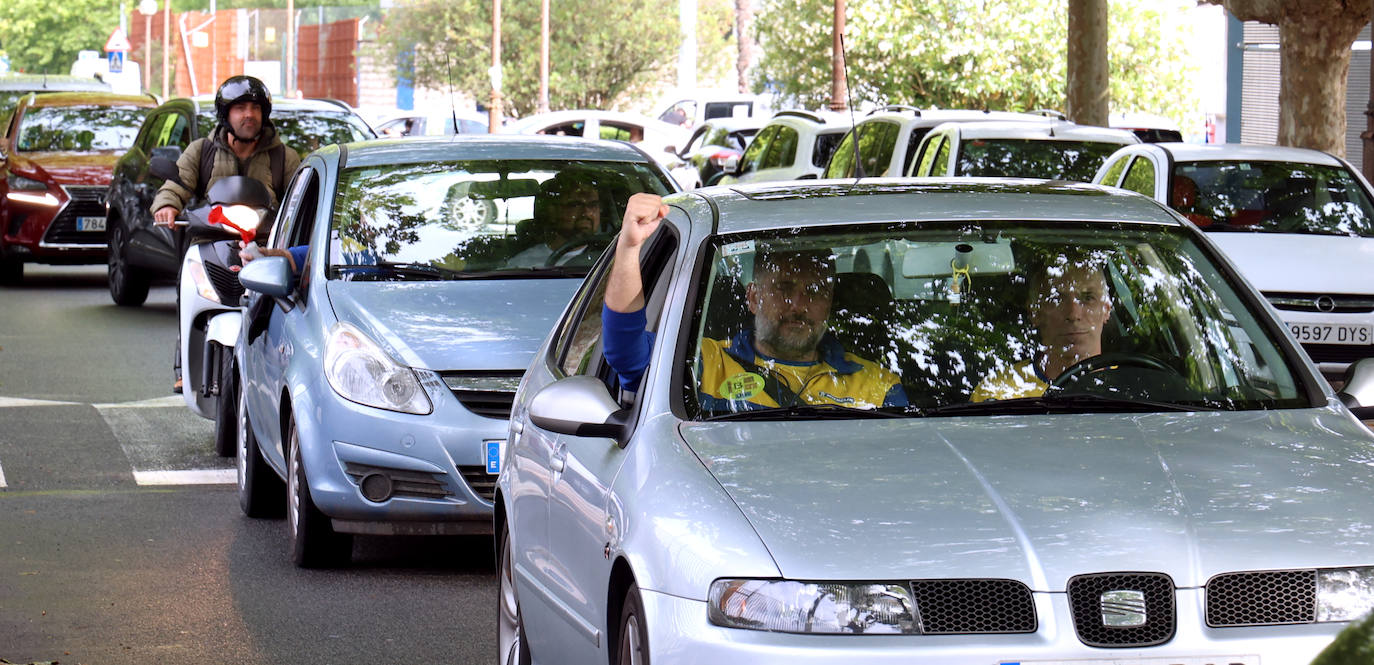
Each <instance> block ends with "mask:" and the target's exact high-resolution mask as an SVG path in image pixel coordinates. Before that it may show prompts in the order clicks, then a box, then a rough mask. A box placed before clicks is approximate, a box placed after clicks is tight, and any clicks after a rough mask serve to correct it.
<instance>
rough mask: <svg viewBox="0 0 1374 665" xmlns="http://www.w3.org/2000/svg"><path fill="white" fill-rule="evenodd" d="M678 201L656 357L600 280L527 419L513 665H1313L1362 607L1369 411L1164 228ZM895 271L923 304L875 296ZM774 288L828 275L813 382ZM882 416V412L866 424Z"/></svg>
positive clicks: (1370, 588) (1366, 581)
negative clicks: (793, 272) (786, 343)
mask: <svg viewBox="0 0 1374 665" xmlns="http://www.w3.org/2000/svg"><path fill="white" fill-rule="evenodd" d="M665 202H666V203H667V204H668V211H667V216H666V218H665V219H664V220H663V221H662V222H660V223H658V227H657V231H656V232H654V233H653V234H652V235H650V236H648V239H647V240H646V241H645V242H644V244H643V245H642V246H641V249H640V250H639V251H638V256H639V257H640V263H639V268H640V274H641V275H642V286H643V290H642V292H637V293H639V295H642V297H643V302H644V303H647V304H646V306H645V309H644V310H643V311H644V318H643V319H642V320H641V321H643V322H644V327H645V328H646V330H645V331H635V330H633V329H632V327H629V326H626V327H621V325H620V324H621V323H623V322H624V321H625V320H627V319H626V317H627V316H631V314H626V313H625V312H626V311H627V310H624V309H618V310H616V311H612V312H603V299H605V300H607V301H608V302H609V301H610V298H609V297H608V296H606V295H605V293H606V288H607V282H608V277H609V275H611V274H613V273H614V274H617V275H621V276H623V275H624V273H621V272H617V271H616V269H617V267H618V266H617V263H618V262H623V261H624V260H625V259H623V258H619V257H624V256H634V255H635V252H634V251H630V252H624V251H622V252H620V253H619V257H618V256H617V253H615V252H613V253H608V254H607V255H605V256H604V257H603V258H602V260H601V261H600V262H599V263H598V264H597V265H596V266H595V267H593V269H592V271H591V273H590V274H589V276H588V278H587V280H586V281H585V282H584V283H583V286H582V288H581V290H580V291H579V292H578V294H577V295H576V296H575V297H574V299H573V301H572V304H571V305H570V307H569V308H568V310H567V311H566V312H565V313H564V315H563V317H562V318H561V320H560V321H559V322H558V323H557V325H556V326H555V327H554V329H553V331H552V332H551V334H550V335H549V337H548V339H547V340H546V341H545V342H544V345H543V346H542V348H540V349H539V351H538V352H537V353H536V356H535V361H534V363H533V365H532V366H531V367H530V368H529V370H527V372H526V374H525V376H524V379H523V381H522V384H521V386H520V388H519V391H518V392H517V395H516V400H515V405H514V407H513V411H512V421H511V430H510V436H509V443H508V446H507V448H506V450H505V453H504V454H505V457H504V460H503V468H502V471H501V475H500V477H499V480H498V483H497V489H496V497H495V520H496V522H495V530H496V533H497V534H498V536H497V538H498V551H499V557H498V565H499V576H500V580H501V593H500V617H501V621H500V626H501V635H500V645H501V647H500V648H501V658H502V662H535V663H560V664H577V663H587V664H591V663H598V664H600V663H606V662H610V663H613V664H615V663H648V662H651V661H658V662H663V663H673V664H674V665H682V664H691V663H703V664H710V665H719V664H720V663H788V664H797V663H860V662H862V663H894V664H895V663H902V664H909V663H941V664H944V665H949V664H953V665H959V664H968V665H974V664H976V665H997V664H1002V665H1010V664H1012V663H1037V664H1040V665H1051V664H1056V663H1058V664H1067V663H1073V664H1074V665H1106V664H1108V663H1111V664H1115V665H1166V664H1187V665H1203V664H1209V663H1215V664H1219V665H1220V664H1243V665H1260V664H1261V663H1262V664H1263V665H1278V664H1285V663H1288V664H1297V663H1307V662H1308V661H1310V660H1311V659H1312V657H1313V656H1314V655H1315V654H1316V653H1318V652H1319V651H1321V650H1322V649H1323V647H1325V646H1326V645H1327V644H1329V643H1330V642H1331V641H1332V638H1333V636H1334V635H1336V634H1337V633H1338V632H1340V631H1341V629H1342V628H1344V627H1345V626H1346V625H1347V624H1349V622H1350V621H1351V620H1352V619H1355V618H1357V617H1358V616H1360V615H1362V614H1364V613H1366V612H1368V611H1369V610H1370V608H1371V607H1374V511H1371V510H1370V500H1371V497H1374V436H1371V433H1370V431H1369V429H1368V428H1366V427H1365V426H1364V425H1363V424H1362V423H1361V422H1360V420H1358V419H1357V417H1356V416H1355V415H1354V414H1352V411H1351V410H1349V409H1347V407H1346V406H1345V405H1343V401H1342V400H1343V398H1344V399H1345V400H1349V401H1350V403H1351V404H1355V403H1356V401H1357V398H1356V397H1355V395H1368V394H1370V392H1374V391H1371V390H1370V389H1371V381H1370V380H1369V378H1370V377H1363V376H1361V377H1356V378H1355V379H1354V380H1353V381H1352V382H1351V383H1350V384H1348V385H1347V388H1346V390H1348V391H1350V392H1351V393H1352V394H1349V395H1344V394H1343V395H1337V394H1335V393H1333V392H1332V390H1331V388H1330V387H1329V385H1328V384H1326V383H1325V382H1323V381H1322V380H1321V377H1320V376H1319V375H1318V374H1317V372H1316V370H1315V369H1314V367H1313V366H1312V365H1311V363H1310V362H1309V361H1307V360H1306V359H1305V358H1304V357H1303V355H1302V354H1301V353H1300V351H1299V349H1298V347H1297V345H1296V344H1295V343H1294V341H1293V339H1292V338H1291V337H1290V336H1289V335H1288V334H1287V332H1286V330H1285V329H1284V326H1283V324H1282V323H1281V321H1280V320H1279V319H1278V318H1277V317H1276V316H1275V314H1274V312H1273V310H1271V309H1270V308H1268V307H1267V305H1266V303H1265V302H1264V301H1263V300H1262V299H1261V297H1260V295H1259V294H1258V293H1256V292H1255V291H1254V290H1253V289H1252V288H1250V287H1249V286H1248V285H1247V284H1246V283H1245V282H1244V281H1243V280H1241V279H1240V278H1239V277H1238V274H1237V271H1236V268H1235V267H1234V266H1233V265H1231V264H1230V263H1229V262H1228V261H1227V260H1226V259H1225V258H1224V257H1223V256H1222V255H1221V254H1220V253H1219V252H1218V251H1217V249H1216V247H1215V246H1214V245H1212V244H1211V242H1210V241H1209V239H1208V238H1207V237H1206V236H1204V235H1203V234H1202V233H1201V232H1199V231H1198V230H1197V229H1196V227H1194V226H1192V225H1190V224H1188V223H1186V222H1185V221H1184V220H1183V219H1182V218H1180V217H1179V216H1178V215H1177V214H1176V213H1174V212H1172V211H1170V210H1168V209H1166V208H1164V207H1163V206H1162V205H1160V204H1159V203H1156V202H1154V201H1152V200H1150V199H1148V198H1146V197H1143V196H1139V195H1135V194H1130V193H1125V192H1121V191H1119V190H1108V189H1104V188H1100V187H1096V186H1092V185H1086V184H1083V185H1079V184H1068V183H1063V182H1043V181H1029V180H1025V181H1013V180H980V179H960V180H952V179H950V180H886V181H882V182H877V181H863V182H859V183H851V182H841V181H833V180H830V181H827V180H822V181H818V182H815V183H809V184H807V183H785V184H775V185H771V186H761V185H760V186H751V187H738V188H725V187H713V188H706V189H701V190H696V191H695V192H692V193H689V194H679V195H675V196H672V197H669V198H667V199H666V200H665ZM632 205H634V200H632ZM635 228H638V227H635ZM621 233H622V235H623V234H625V233H626V231H623V230H622V232H621ZM621 242H622V243H624V242H626V241H625V240H624V239H622V241H621ZM628 246H630V247H634V246H635V245H634V244H633V243H631V244H630V245H628ZM898 246H900V247H901V248H902V251H900V252H898V253H897V254H896V255H895V256H896V257H897V260H896V265H895V266H894V270H895V271H896V272H897V274H898V275H900V276H901V278H902V280H901V282H900V284H893V283H891V282H889V281H887V280H885V279H884V278H883V277H882V276H881V275H879V274H877V273H873V272H867V271H856V270H855V269H854V261H853V257H854V256H856V255H857V254H858V253H859V252H860V251H861V250H864V249H871V248H874V247H878V248H883V249H891V248H893V247H898ZM781 254H788V255H791V256H810V257H819V258H817V259H815V264H814V266H813V267H812V268H810V269H811V270H813V271H814V274H815V275H817V277H816V278H815V279H814V280H813V281H812V283H811V286H808V287H807V288H805V289H795V290H792V291H786V292H787V293H791V294H793V295H791V296H789V298H787V299H785V302H788V303H792V304H796V303H799V302H800V303H804V304H809V305H815V304H816V303H817V302H820V303H822V304H825V303H827V301H828V309H827V310H825V313H824V314H823V315H822V316H823V318H824V319H825V320H824V322H823V327H822V336H821V337H820V338H819V342H815V344H817V346H816V347H815V348H816V349H818V350H819V351H818V355H817V356H816V357H817V358H818V359H817V360H813V361H807V362H792V361H789V360H788V359H787V357H786V356H785V355H784V354H782V353H781V351H779V352H777V353H773V352H772V351H771V349H773V348H778V349H781V344H780V343H779V342H778V341H777V340H778V339H779V337H778V334H780V333H777V331H776V330H774V331H772V332H769V331H768V330H769V329H770V328H773V327H775V326H773V324H772V319H770V318H769V317H771V316H772V314H770V313H769V312H770V311H771V310H770V309H769V307H771V306H772V305H769V304H768V303H769V302H770V301H769V300H767V298H766V296H765V295H764V294H767V293H771V292H772V291H770V289H775V288H778V289H780V288H781V287H777V286H776V284H777V283H778V281H779V278H778V275H779V274H782V273H780V272H779V269H778V268H777V267H776V264H775V263H770V261H774V259H772V258H765V257H774V256H777V255H781ZM1079 277H1081V279H1079ZM1075 280H1078V281H1075ZM620 284H623V282H617V284H613V285H611V286H613V287H615V288H617V289H618V288H619V285H620ZM1065 284H1068V286H1069V287H1071V288H1062V287H1064V285H1065ZM613 291H614V289H613ZM617 294H618V292H617ZM616 297H617V298H618V297H619V295H617V296H616ZM780 302H781V301H780ZM1055 312H1059V314H1054V313H1055ZM782 320H784V321H792V319H782ZM603 321H605V322H606V326H605V327H604V328H603ZM1075 321H1076V322H1078V323H1077V324H1075V325H1074V326H1067V327H1066V326H1064V325H1063V324H1064V323H1065V322H1075ZM612 324H615V325H612ZM788 325H792V324H791V323H789V324H788ZM799 325H800V324H797V326H798V327H799ZM627 330H628V331H629V335H628V336H627V333H626V331H627ZM603 331H604V332H605V335H603ZM784 332H787V331H786V330H784ZM789 334H790V333H789ZM1061 338H1063V339H1070V340H1072V341H1070V342H1063V341H1061ZM627 339H631V340H638V341H639V342H643V343H644V346H643V347H642V349H641V350H640V351H634V352H632V353H626V351H627V349H629V350H631V351H633V350H634V349H636V348H640V347H634V346H633V345H630V346H627V344H626V340H627ZM765 341H767V342H768V344H769V345H772V346H768V347H767V348H765V346H766V345H765V344H764V342H765ZM750 344H752V348H749V347H750ZM1074 345H1083V347H1084V348H1087V347H1088V346H1091V347H1092V349H1093V352H1092V353H1089V354H1084V355H1083V356H1082V357H1081V359H1079V360H1078V361H1076V362H1074V363H1073V364H1066V363H1065V362H1064V357H1065V356H1064V351H1065V349H1068V348H1070V347H1072V348H1078V347H1077V346H1074ZM794 346H797V347H799V348H805V344H802V343H800V342H798V343H797V344H795V345H794ZM722 348H728V349H730V351H727V352H726V353H727V354H729V357H730V358H735V359H736V360H723V359H722V354H721V349H722ZM740 349H743V352H744V353H745V354H746V355H745V356H743V357H739V356H736V355H733V354H734V353H735V352H738V351H739V350H740ZM765 351H768V352H765ZM789 353H790V352H789ZM626 355H628V356H632V357H638V358H639V360H640V361H641V362H640V366H641V367H643V368H644V369H643V371H642V373H640V372H639V371H638V370H635V372H634V377H633V378H632V377H631V373H630V370H629V369H627V367H629V365H626V364H625V363H623V362H619V361H618V362H617V364H616V367H617V368H620V371H621V372H624V373H625V375H624V376H623V377H622V376H620V375H618V374H617V373H616V370H613V369H612V368H611V367H610V366H609V365H608V363H607V361H606V360H605V357H607V356H613V357H616V358H621V357H622V356H626ZM732 362H734V363H736V364H735V365H731V363H732ZM645 363H647V364H645ZM729 367H734V368H735V370H733V371H734V373H733V374H732V373H731V371H732V370H729V369H726V370H724V371H722V368H729ZM740 367H745V368H746V369H743V370H740ZM1357 370H1374V366H1369V367H1365V366H1364V365H1359V366H1357ZM865 382H867V383H873V384H876V385H877V387H878V390H875V391H868V393H867V394H874V395H883V394H884V392H885V393H886V398H878V399H854V398H851V397H850V396H847V395H846V394H844V391H846V390H850V389H853V390H854V392H855V393H856V394H857V393H858V392H860V391H861V389H864V386H862V385H858V384H864V383H865ZM888 383H892V385H891V386H888V385H887V384H888ZM778 384H785V385H786V388H779V387H778ZM830 386H840V388H838V389H837V388H832V387H830ZM869 387H870V388H871V387H872V386H869ZM627 388H634V390H633V391H630V390H627ZM789 391H790V392H791V396H790V397H789V396H788V392H789ZM1356 410H1357V411H1359V412H1360V415H1361V416H1362V417H1370V416H1371V415H1374V414H1371V413H1368V411H1369V409H1368V408H1367V407H1357V408H1356Z"/></svg>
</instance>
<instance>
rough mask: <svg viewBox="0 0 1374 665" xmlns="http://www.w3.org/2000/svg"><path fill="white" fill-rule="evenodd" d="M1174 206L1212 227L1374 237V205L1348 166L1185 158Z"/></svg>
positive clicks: (1177, 167)
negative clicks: (1196, 160) (1194, 160)
mask: <svg viewBox="0 0 1374 665" xmlns="http://www.w3.org/2000/svg"><path fill="white" fill-rule="evenodd" d="M1171 190H1172V191H1171V196H1170V199H1171V200H1170V205H1171V206H1172V207H1173V208H1174V209H1175V210H1178V211H1179V212H1181V213H1183V214H1184V215H1186V216H1187V217H1188V218H1189V219H1191V220H1193V223H1195V224H1197V225H1198V226H1200V227H1202V228H1203V229H1205V230H1208V231H1257V232H1269V233H1309V234H1315V235H1347V236H1362V237H1366V238H1368V237H1374V206H1371V205H1370V200H1369V195H1368V193H1367V192H1365V190H1364V187H1362V186H1360V183H1359V181H1357V180H1356V179H1355V176H1354V175H1352V174H1351V173H1350V172H1349V171H1347V170H1346V169H1345V167H1343V166H1329V165H1323V164H1303V163H1299V162H1267V161H1254V162H1246V161H1227V162H1180V163H1178V164H1176V165H1175V166H1174V176H1173V184H1172V185H1171Z"/></svg>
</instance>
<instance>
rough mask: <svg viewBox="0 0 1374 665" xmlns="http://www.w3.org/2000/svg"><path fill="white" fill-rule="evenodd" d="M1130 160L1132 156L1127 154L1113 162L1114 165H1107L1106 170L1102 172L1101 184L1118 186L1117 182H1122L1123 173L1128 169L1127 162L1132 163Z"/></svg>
mask: <svg viewBox="0 0 1374 665" xmlns="http://www.w3.org/2000/svg"><path fill="white" fill-rule="evenodd" d="M1130 161H1131V157H1130V155H1127V156H1125V157H1122V158H1120V159H1118V160H1116V161H1114V162H1112V165H1111V166H1109V167H1107V170H1106V172H1105V173H1103V174H1102V183H1101V184H1103V185H1111V186H1112V187H1116V186H1117V184H1118V183H1120V182H1121V174H1122V173H1124V172H1125V171H1126V164H1128V163H1130Z"/></svg>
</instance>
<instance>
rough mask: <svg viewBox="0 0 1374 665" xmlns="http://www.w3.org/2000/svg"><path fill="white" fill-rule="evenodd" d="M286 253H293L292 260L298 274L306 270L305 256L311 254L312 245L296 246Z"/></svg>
mask: <svg viewBox="0 0 1374 665" xmlns="http://www.w3.org/2000/svg"><path fill="white" fill-rule="evenodd" d="M286 251H288V252H291V260H292V261H293V262H294V263H295V264H296V272H300V271H301V270H302V269H303V268H305V256H306V255H307V254H309V253H310V245H296V246H295V247H288V248H287V249H286Z"/></svg>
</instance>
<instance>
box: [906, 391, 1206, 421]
mask: <svg viewBox="0 0 1374 665" xmlns="http://www.w3.org/2000/svg"><path fill="white" fill-rule="evenodd" d="M1216 410H1218V409H1217V408H1216V407H1214V406H1206V405H1201V404H1175V403H1173V402H1157V401H1154V400H1148V399H1134V398H1131V397H1122V396H1117V395H1097V394H1092V393H1061V392H1055V391H1051V392H1047V393H1045V394H1044V395H1041V396H1039V397H1021V398H1017V399H1000V400H988V401H986V402H967V403H964V404H946V405H944V406H937V407H932V408H928V409H921V410H920V413H919V414H912V415H920V416H934V417H940V416H968V415H1021V414H1043V413H1149V412H1154V411H1216Z"/></svg>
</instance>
